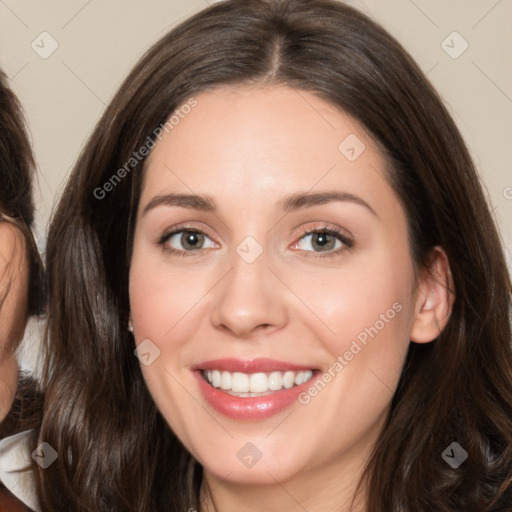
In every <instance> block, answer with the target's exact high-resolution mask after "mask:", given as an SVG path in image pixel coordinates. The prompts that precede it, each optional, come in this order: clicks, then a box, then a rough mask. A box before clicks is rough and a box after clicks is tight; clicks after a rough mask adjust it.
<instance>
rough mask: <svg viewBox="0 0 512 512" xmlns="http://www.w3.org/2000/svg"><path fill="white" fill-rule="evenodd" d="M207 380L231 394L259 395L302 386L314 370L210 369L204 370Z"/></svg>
mask: <svg viewBox="0 0 512 512" xmlns="http://www.w3.org/2000/svg"><path fill="white" fill-rule="evenodd" d="M203 375H204V377H205V378H206V380H207V381H208V382H209V383H210V384H211V385H212V386H213V387H214V388H220V389H223V390H224V391H227V392H230V393H229V394H236V395H239V396H258V395H259V394H260V393H266V394H268V393H269V392H272V391H280V390H281V389H283V388H284V389H290V388H292V387H293V386H300V385H301V384H304V382H306V381H308V380H309V379H311V377H313V371H312V370H307V371H300V372H292V371H289V370H288V371H285V372H271V373H268V374H267V373H251V374H248V373H242V372H234V373H231V372H226V371H220V370H208V371H205V372H203Z"/></svg>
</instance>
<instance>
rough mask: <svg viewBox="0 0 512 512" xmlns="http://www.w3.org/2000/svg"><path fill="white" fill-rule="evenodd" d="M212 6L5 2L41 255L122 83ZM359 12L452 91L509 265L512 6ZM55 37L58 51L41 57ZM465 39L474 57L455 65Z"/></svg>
mask: <svg viewBox="0 0 512 512" xmlns="http://www.w3.org/2000/svg"><path fill="white" fill-rule="evenodd" d="M208 3H212V2H211V0H210V1H207V0H187V1H186V0H167V1H163V0H151V1H146V2H142V1H138V2H137V1H134V0H124V1H119V0H117V1H116V0H67V1H65V2H64V1H61V2H58V1H56V0H46V1H44V0H38V1H35V0H33V1H25V0H23V1H22V0H0V66H1V67H2V68H3V69H4V71H5V72H6V73H7V75H8V76H9V78H10V83H11V87H12V88H13V89H14V91H15V92H16V93H17V95H18V96H19V98H20V99H21V101H22V103H23V105H24V107H25V110H26V112H27V116H28V119H29V123H30V128H31V132H32V138H33V144H34V148H35V152H36V156H37V160H38V164H39V180H38V182H39V183H38V187H37V188H38V189H37V200H38V231H39V242H40V245H41V247H44V231H45V228H46V222H47V220H48V218H49V216H50V214H51V211H52V206H53V205H54V204H55V201H56V199H57V198H58V196H59V193H60V191H61V190H62V186H63V184H64V183H65V181H66V179H67V177H68V174H69V172H70V168H71V167H72V165H73V163H74V161H75V159H76V157H77V155H78V153H79V150H80V149H81V147H82V145H83V144H84V142H85V140H86V137H87V136H88V134H89V133H90V132H91V130H92V128H93V126H94V124H95V122H96V121H97V120H98V118H99V116H100V115H101V113H102V111H103V109H104V108H105V105H106V104H107V103H108V101H109V100H110V98H111V97H112V95H113V93H114V92H115V91H116V89H117V87H118V86H119V85H120V83H121V81H122V80H123V78H124V77H125V76H126V74H127V73H128V71H129V70H130V68H131V67H132V66H133V65H134V63H135V62H136V61H137V59H138V58H139V57H140V56H141V55H142V53H143V52H144V51H145V50H146V49H147V48H148V47H149V46H150V45H151V44H153V43H155V42H156V41H157V40H158V39H159V38H160V37H161V36H162V35H163V34H164V33H165V32H167V31H168V30H169V29H170V28H171V27H172V26H174V25H176V24H177V23H179V22H180V21H181V20H183V19H184V18H186V17H188V16H189V15H191V14H192V13H194V12H197V11H198V10H200V9H202V8H204V7H206V6H207V5H208ZM349 3H351V4H353V5H355V6H357V7H359V8H360V9H361V10H363V11H364V12H366V13H367V14H369V15H370V16H371V17H372V18H374V19H375V20H377V21H379V22H380V23H381V24H382V25H383V26H384V27H385V28H387V29H388V30H389V31H390V32H391V33H392V34H393V35H394V36H395V37H397V38H398V40H399V41H400V42H401V43H402V44H403V45H404V46H405V48H406V49H407V50H408V51H409V52H410V53H411V54H412V56H413V57H414V58H415V59H416V61H417V62H418V64H419V65H420V67H421V68H422V69H423V70H424V71H425V72H426V73H427V75H428V77H429V78H430V80H431V81H432V83H433V84H434V86H435V87H436V88H437V89H438V91H439V92H440V93H441V95H442V97H443V99H444V100H445V102H446V104H447V105H448V107H449V109H450V111H451V112H452V113H453V115H454V117H455V120H456V122H457V124H458V126H459V127H460V129H461V131H462V133H463V136H464V137H465V139H466V141H467V143H468V145H469V147H470V149H471V151H472V153H473V155H474V158H475V160H476V163H477V165H478V168H479V169H480V172H481V175H482V178H483V180H484V183H485V184H486V187H487V189H488V193H489V201H490V203H491V206H492V209H493V210H494V214H495V216H496V218H497V221H498V223H499V225H500V228H501V232H502V234H503V239H504V244H505V245H506V247H507V256H508V261H509V264H510V263H511V256H510V255H511V251H512V172H511V164H510V162H511V160H512V158H511V157H512V154H511V153H512V152H511V147H512V141H511V133H512V72H511V68H510V65H509V57H506V56H507V55H508V56H510V55H512V35H511V32H510V20H511V19H512V0H445V1H441V0H394V1H391V0H365V1H363V0H355V1H351V2H349ZM454 31H456V32H458V33H459V34H460V36H461V37H459V36H457V35H455V36H453V35H451V34H452V33H453V32H454ZM43 32H47V33H48V34H49V36H48V35H41V34H42V33H43ZM51 38H53V39H54V40H55V43H53V44H58V47H57V49H56V50H55V51H54V53H52V54H51V55H50V56H49V57H47V58H42V57H41V55H40V53H44V51H48V50H49V49H51V44H52V39H51ZM41 39H44V41H43V42H41ZM443 41H445V42H444V43H443ZM464 41H466V42H467V44H468V48H467V49H466V51H464V53H462V54H461V55H460V56H458V58H452V57H453V56H454V55H456V54H458V53H459V52H460V51H461V50H462V49H463V48H464V46H465V42H464ZM31 45H34V46H35V49H33V48H32V46H31ZM36 45H38V46H36ZM447 45H448V46H447ZM450 47H451V48H450ZM36 50H37V51H36ZM445 50H447V51H448V52H451V53H452V56H450V55H449V54H448V53H447V52H446V51H445ZM38 51H39V53H38Z"/></svg>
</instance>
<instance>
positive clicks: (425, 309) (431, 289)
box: [410, 246, 455, 343]
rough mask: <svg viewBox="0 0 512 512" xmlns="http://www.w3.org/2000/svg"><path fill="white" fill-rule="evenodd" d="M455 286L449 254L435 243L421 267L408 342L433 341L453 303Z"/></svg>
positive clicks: (446, 320)
mask: <svg viewBox="0 0 512 512" xmlns="http://www.w3.org/2000/svg"><path fill="white" fill-rule="evenodd" d="M454 301H455V288H454V284H453V277H452V273H451V270H450V263H449V261H448V256H447V255H446V253H445V252H444V250H443V249H442V248H441V247H439V246H436V247H434V248H433V249H432V251H431V252H430V254H429V257H428V259H427V264H426V266H424V267H423V268H422V269H421V270H420V276H419V282H418V288H417V294H416V300H415V312H414V318H413V322H412V327H411V335H410V339H411V341H414V342H415V343H428V342H430V341H433V340H435V339H436V338H437V337H438V336H439V335H440V334H441V332H442V330H443V329H444V328H445V326H446V324H447V323H448V320H449V318H450V314H451V312H452V307H453V303H454Z"/></svg>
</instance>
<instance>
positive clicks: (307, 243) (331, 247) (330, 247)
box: [293, 226, 354, 256]
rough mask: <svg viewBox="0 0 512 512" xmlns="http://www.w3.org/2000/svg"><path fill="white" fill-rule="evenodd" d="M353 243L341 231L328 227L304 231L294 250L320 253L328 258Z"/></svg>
mask: <svg viewBox="0 0 512 512" xmlns="http://www.w3.org/2000/svg"><path fill="white" fill-rule="evenodd" d="M353 246H354V243H353V242H352V241H351V240H350V239H349V238H347V237H346V236H345V235H344V234H343V233H342V232H341V231H339V230H337V229H335V228H331V227H328V226H324V227H320V228H315V229H309V230H307V229H306V230H304V231H303V233H302V236H301V238H300V240H299V241H298V242H296V244H295V245H294V247H293V248H294V249H300V250H302V251H307V252H317V253H318V252H322V253H326V254H322V255H321V256H330V255H334V254H338V253H339V252H341V251H343V250H345V249H350V248H352V247H353Z"/></svg>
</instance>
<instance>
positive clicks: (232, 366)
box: [191, 357, 314, 373]
mask: <svg viewBox="0 0 512 512" xmlns="http://www.w3.org/2000/svg"><path fill="white" fill-rule="evenodd" d="M191 369H192V370H196V371H197V370H221V371H225V372H231V373H232V372H242V373H259V372H261V373H269V372H275V371H287V370H290V371H301V370H313V369H314V368H313V367H312V366H311V365H303V364H294V363H288V362H285V361H277V360H276V359H266V358H264V357H261V358H257V359H252V360H250V361H249V360H247V359H234V358H225V359H213V360H210V361H204V362H202V363H199V364H196V365H194V366H192V367H191Z"/></svg>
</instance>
